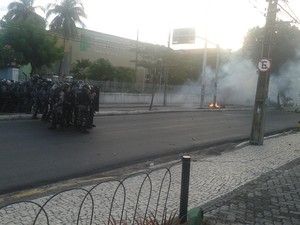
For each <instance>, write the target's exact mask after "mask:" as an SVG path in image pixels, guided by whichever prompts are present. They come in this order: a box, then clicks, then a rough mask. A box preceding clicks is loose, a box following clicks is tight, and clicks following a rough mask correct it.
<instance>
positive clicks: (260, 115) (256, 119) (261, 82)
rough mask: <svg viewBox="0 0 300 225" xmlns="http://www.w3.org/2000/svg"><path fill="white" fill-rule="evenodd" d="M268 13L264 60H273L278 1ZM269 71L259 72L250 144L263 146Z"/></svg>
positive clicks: (272, 1)
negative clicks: (273, 40) (272, 48)
mask: <svg viewBox="0 0 300 225" xmlns="http://www.w3.org/2000/svg"><path fill="white" fill-rule="evenodd" d="M268 2H269V6H268V13H267V18H266V25H265V36H264V43H263V48H262V59H271V45H272V36H273V33H274V26H275V21H276V13H277V4H278V0H268ZM269 76H270V74H269V71H264V72H259V75H258V80H257V88H256V96H255V104H254V111H253V120H252V129H251V136H250V144H252V145H263V141H264V125H265V108H266V106H265V100H266V99H267V96H268V89H269V79H270V77H269Z"/></svg>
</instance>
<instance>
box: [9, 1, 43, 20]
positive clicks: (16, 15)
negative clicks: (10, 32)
mask: <svg viewBox="0 0 300 225" xmlns="http://www.w3.org/2000/svg"><path fill="white" fill-rule="evenodd" d="M33 4H34V0H18V1H14V2H11V3H10V4H9V5H8V7H7V9H8V12H7V14H6V15H5V16H4V20H5V21H10V20H12V21H14V22H21V21H27V20H34V21H38V22H39V23H40V24H43V25H44V26H45V25H46V22H45V19H44V18H43V17H41V16H40V15H38V14H37V13H36V9H41V10H42V11H44V9H43V7H41V6H33Z"/></svg>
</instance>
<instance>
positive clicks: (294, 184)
mask: <svg viewBox="0 0 300 225" xmlns="http://www.w3.org/2000/svg"><path fill="white" fill-rule="evenodd" d="M202 208H203V209H204V211H205V217H206V219H207V220H208V221H210V222H211V224H215V225H223V224H232V225H238V224H261V225H269V224H273V225H276V224H283V225H290V224H295V225H297V224H300V158H297V159H295V160H294V161H292V162H290V163H288V164H286V165H284V166H282V167H279V168H277V169H275V170H272V171H270V172H268V173H266V174H264V175H262V176H261V177H259V178H258V179H255V180H253V181H251V182H249V183H247V184H245V185H243V186H241V187H240V188H237V189H235V190H234V191H232V192H230V193H229V194H227V195H224V196H222V197H219V198H217V199H215V200H213V201H211V202H209V203H207V204H205V205H203V206H202Z"/></svg>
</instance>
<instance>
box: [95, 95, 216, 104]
mask: <svg viewBox="0 0 300 225" xmlns="http://www.w3.org/2000/svg"><path fill="white" fill-rule="evenodd" d="M163 100H164V95H163V94H155V95H154V101H153V104H155V105H163ZM150 101H151V94H131V93H100V104H101V103H102V104H150ZM210 101H211V97H210V96H207V97H206V98H205V102H206V103H207V104H209V102H210ZM167 104H182V105H197V104H200V96H199V95H178V94H169V95H167Z"/></svg>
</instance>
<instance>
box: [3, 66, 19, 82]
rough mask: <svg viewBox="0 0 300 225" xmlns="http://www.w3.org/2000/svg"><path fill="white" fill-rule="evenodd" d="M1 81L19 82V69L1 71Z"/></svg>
mask: <svg viewBox="0 0 300 225" xmlns="http://www.w3.org/2000/svg"><path fill="white" fill-rule="evenodd" d="M0 79H6V80H13V81H19V69H18V68H7V69H2V70H0Z"/></svg>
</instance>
